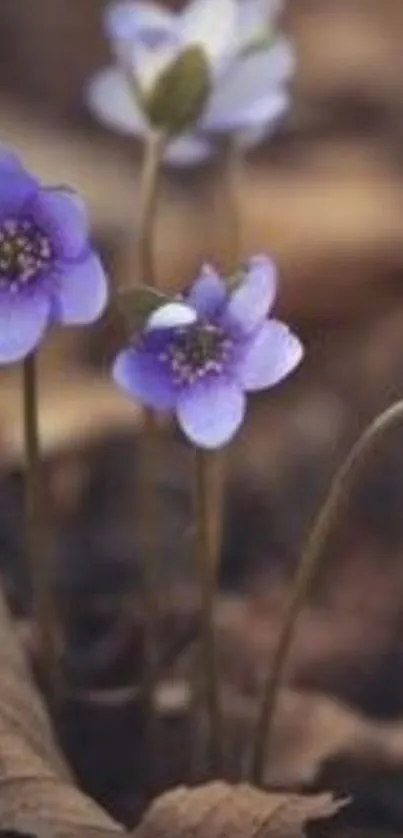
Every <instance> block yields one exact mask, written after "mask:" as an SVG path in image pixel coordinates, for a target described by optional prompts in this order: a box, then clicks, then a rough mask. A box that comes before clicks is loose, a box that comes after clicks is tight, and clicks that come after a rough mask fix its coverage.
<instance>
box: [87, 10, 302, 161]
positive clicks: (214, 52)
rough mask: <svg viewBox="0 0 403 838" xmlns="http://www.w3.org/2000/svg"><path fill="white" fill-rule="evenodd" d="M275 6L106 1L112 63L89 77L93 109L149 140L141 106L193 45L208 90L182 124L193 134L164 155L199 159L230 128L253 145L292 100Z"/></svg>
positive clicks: (286, 47) (287, 50) (288, 53)
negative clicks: (179, 7)
mask: <svg viewBox="0 0 403 838" xmlns="http://www.w3.org/2000/svg"><path fill="white" fill-rule="evenodd" d="M278 6H279V3H278V2H274V0H191V2H190V3H189V4H188V5H187V6H186V7H185V10H184V11H183V12H181V13H174V12H169V11H167V10H166V9H163V8H162V7H160V6H159V5H157V4H155V3H146V2H142V1H141V0H121V2H115V3H112V4H110V5H109V7H108V8H107V13H106V18H105V21H106V31H107V35H108V37H109V39H110V40H111V42H112V47H113V51H114V53H115V55H116V58H117V61H116V64H115V66H111V67H109V68H107V69H105V70H103V71H101V72H100V73H99V74H98V75H96V76H95V78H94V79H93V80H92V81H91V82H90V84H89V87H88V102H89V105H90V107H91V109H92V110H93V111H94V113H95V114H96V115H97V116H98V118H99V119H100V120H101V121H103V122H104V123H106V124H107V125H109V126H111V127H113V128H115V129H117V130H119V131H122V132H124V133H128V134H135V135H137V136H139V137H143V138H146V137H147V135H149V134H150V131H152V130H153V127H155V126H153V125H152V124H151V122H150V114H149V112H148V111H147V106H146V105H147V102H148V101H149V99H150V96H152V94H153V91H154V90H155V89H156V88H157V87H158V84H159V82H160V80H161V78H162V77H163V75H164V73H166V72H167V70H168V69H169V68H170V67H173V66H174V64H175V62H177V61H178V59H179V58H180V56H184V55H185V54H186V53H187V51H189V50H193V51H194V50H195V49H198V50H199V53H200V54H201V55H202V57H204V60H205V64H206V73H207V81H208V90H207V91H206V96H205V99H204V100H203V101H202V102H201V103H200V113H198V114H197V118H195V120H194V122H193V124H192V125H190V126H187V130H189V131H190V133H185V134H182V135H181V136H176V137H171V141H170V142H169V143H168V145H167V147H166V154H165V159H166V160H167V161H168V162H170V163H172V164H174V165H191V164H194V163H197V162H199V161H201V160H203V159H205V158H207V157H208V156H209V155H210V154H211V153H212V151H213V150H214V147H215V141H216V140H217V139H218V138H219V137H222V136H225V135H228V134H235V135H236V137H237V139H238V143H239V145H240V146H244V147H247V146H249V145H254V144H256V143H257V142H258V141H260V140H261V139H262V138H263V137H264V136H265V135H266V134H267V133H268V132H269V131H270V129H271V128H272V126H273V124H274V123H275V121H276V120H277V119H278V118H279V117H280V116H281V114H283V112H284V111H285V109H286V107H287V104H288V101H289V94H288V92H287V87H286V85H287V82H288V81H289V79H290V76H291V74H292V70H293V65H294V56H293V51H292V48H291V46H290V44H289V43H288V41H287V40H286V39H285V38H284V37H282V36H280V35H278V34H277V33H276V32H275V21H274V18H275V16H276V13H277V11H278ZM186 67H187V65H186ZM185 69H186V68H185ZM187 69H189V68H187ZM184 84H186V73H185V72H184ZM167 98H171V100H172V98H175V97H172V96H171V97H169V96H168V97H167ZM177 98H179V99H180V98H181V95H178V96H177Z"/></svg>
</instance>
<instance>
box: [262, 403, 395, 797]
mask: <svg viewBox="0 0 403 838" xmlns="http://www.w3.org/2000/svg"><path fill="white" fill-rule="evenodd" d="M402 419H403V401H399V402H396V403H395V404H394V405H392V406H391V407H390V408H388V410H385V411H384V412H383V413H381V414H380V415H379V416H378V417H377V418H376V419H375V420H374V421H373V422H372V423H371V424H370V425H369V426H368V427H367V429H366V430H365V431H364V433H363V434H362V436H361V437H360V438H359V439H358V441H357V442H356V443H355V445H354V446H353V448H352V450H351V452H350V454H349V455H348V457H347V459H346V460H345V462H344V463H343V465H342V466H341V468H340V469H339V471H338V472H337V474H336V476H335V478H334V480H333V483H332V485H331V487H330V491H329V494H328V496H327V498H326V500H325V503H324V504H323V506H322V509H321V511H320V513H319V515H318V517H317V520H316V523H315V525H314V527H313V529H312V532H311V535H310V537H309V538H308V541H307V544H306V547H305V549H304V551H303V553H302V556H301V561H300V564H299V567H298V570H297V574H296V578H295V581H294V585H293V588H292V590H291V594H290V598H289V602H288V605H287V608H286V613H285V618H284V623H283V626H282V629H281V632H280V636H279V639H278V643H277V647H276V651H275V654H274V658H273V662H272V664H271V668H270V672H269V674H268V677H267V680H266V684H265V686H264V690H263V697H262V703H261V708H260V713H259V718H258V724H257V727H256V735H255V743H254V751H253V761H252V772H251V779H252V782H254V783H255V784H256V785H262V784H263V782H264V774H265V771H266V767H267V764H268V759H269V755H270V744H271V736H272V732H273V722H274V717H275V712H276V708H277V702H278V697H279V692H280V690H281V687H282V685H283V682H284V675H285V671H286V667H287V664H288V660H289V656H290V651H291V647H292V643H293V640H294V638H295V635H296V630H297V626H298V619H299V617H300V615H301V611H302V608H303V606H304V604H305V601H306V598H307V595H308V593H309V591H310V588H311V585H312V582H313V580H314V578H315V575H316V572H317V570H318V567H319V565H320V561H321V559H322V556H323V553H324V549H325V547H326V545H327V543H328V541H329V537H330V536H331V534H332V532H333V529H334V526H335V524H336V523H337V521H338V519H339V516H340V514H341V512H342V511H343V509H344V507H345V505H346V503H347V501H348V499H349V497H350V493H351V489H352V488H353V486H354V484H355V480H356V478H357V474H358V473H359V471H360V470H361V468H362V466H363V464H364V463H366V462H367V458H368V455H369V454H372V452H373V451H374V450H375V449H376V446H377V443H378V442H379V441H380V440H381V439H382V438H383V436H384V434H385V433H386V432H387V431H389V430H390V429H391V428H393V427H394V426H395V425H397V424H399V423H400V422H401V421H402Z"/></svg>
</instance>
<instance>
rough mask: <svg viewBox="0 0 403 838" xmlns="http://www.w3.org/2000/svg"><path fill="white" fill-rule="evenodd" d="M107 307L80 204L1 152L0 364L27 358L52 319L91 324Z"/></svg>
mask: <svg viewBox="0 0 403 838" xmlns="http://www.w3.org/2000/svg"><path fill="white" fill-rule="evenodd" d="M106 302H107V283H106V278H105V274H104V271H103V268H102V265H101V263H100V260H99V258H98V256H97V255H96V254H95V253H94V251H93V250H92V249H91V247H90V244H89V242H88V220H87V216H86V213H85V209H84V206H83V204H82V202H81V200H80V199H79V198H78V196H77V195H76V194H75V193H73V192H69V191H68V190H66V189H59V188H57V189H49V188H46V187H43V186H41V185H40V184H39V183H38V181H37V180H36V179H35V178H34V177H33V176H32V175H30V174H29V173H28V172H27V171H25V169H24V168H23V167H22V165H21V163H20V161H19V160H18V158H17V157H16V155H14V154H12V153H10V152H7V151H5V150H4V149H0V364H8V363H11V362H13V361H19V360H21V359H22V358H25V357H26V356H27V355H28V354H29V353H30V352H31V351H32V350H33V349H35V347H36V346H37V345H38V344H39V343H40V341H41V340H42V338H43V336H44V334H45V332H46V330H47V328H48V326H49V325H50V324H51V323H53V322H54V323H65V324H79V323H90V322H92V321H94V320H96V319H97V318H98V317H99V315H100V314H101V313H102V311H103V310H104V308H105V305H106Z"/></svg>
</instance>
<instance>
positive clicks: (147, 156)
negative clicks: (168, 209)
mask: <svg viewBox="0 0 403 838" xmlns="http://www.w3.org/2000/svg"><path fill="white" fill-rule="evenodd" d="M162 151H163V138H162V137H161V136H160V135H159V134H154V135H151V136H150V137H149V138H148V140H147V142H146V144H145V148H144V161H143V168H142V182H141V188H140V213H139V228H138V238H137V253H138V267H139V275H140V281H141V282H145V283H147V284H148V285H153V286H156V285H157V276H156V268H155V258H154V238H155V216H156V210H157V198H158V176H159V168H160V163H161V156H162Z"/></svg>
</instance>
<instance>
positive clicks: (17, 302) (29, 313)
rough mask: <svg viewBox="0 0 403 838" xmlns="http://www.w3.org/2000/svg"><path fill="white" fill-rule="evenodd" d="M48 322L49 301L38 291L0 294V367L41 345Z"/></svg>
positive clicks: (19, 358)
mask: <svg viewBox="0 0 403 838" xmlns="http://www.w3.org/2000/svg"><path fill="white" fill-rule="evenodd" d="M49 320H50V299H49V297H48V296H47V294H46V293H43V292H41V291H39V290H37V291H35V292H32V291H25V293H24V292H19V293H15V294H12V293H10V292H8V291H1V292H0V364H10V363H12V362H13V361H21V360H22V359H23V358H25V357H26V356H27V355H29V354H30V352H32V350H33V349H35V347H36V346H37V345H38V343H40V341H41V339H42V337H43V335H44V333H45V330H46V327H47V325H48V323H49Z"/></svg>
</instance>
